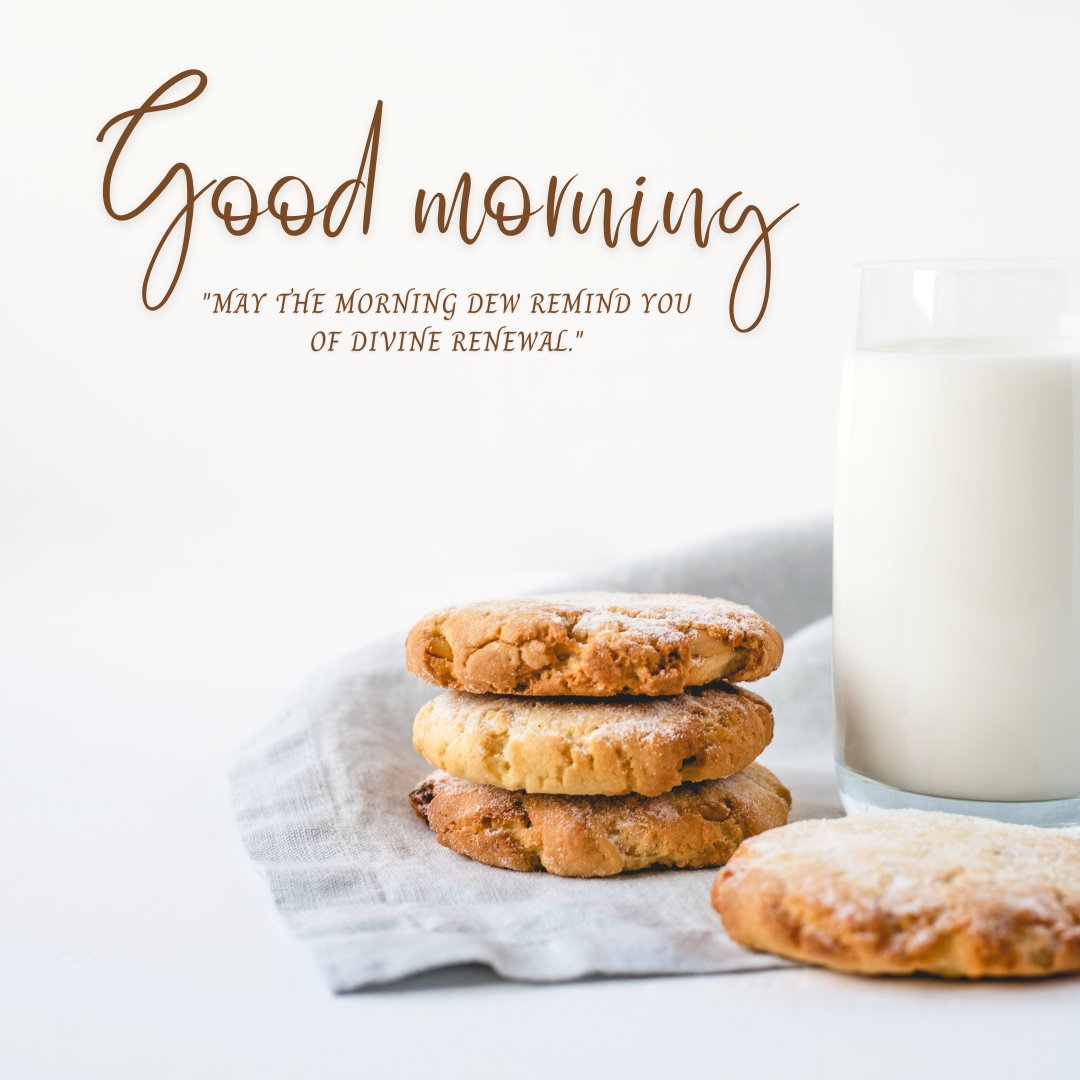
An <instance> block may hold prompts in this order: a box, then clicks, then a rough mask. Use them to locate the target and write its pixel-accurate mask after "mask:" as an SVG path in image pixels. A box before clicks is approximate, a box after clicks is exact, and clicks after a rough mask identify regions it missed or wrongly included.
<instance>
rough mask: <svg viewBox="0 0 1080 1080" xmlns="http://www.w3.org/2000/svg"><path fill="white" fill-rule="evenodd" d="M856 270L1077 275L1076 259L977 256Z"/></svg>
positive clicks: (885, 262)
mask: <svg viewBox="0 0 1080 1080" xmlns="http://www.w3.org/2000/svg"><path fill="white" fill-rule="evenodd" d="M852 268H853V269H855V270H860V271H863V272H865V271H873V272H879V271H882V272H885V271H900V272H906V273H913V272H916V271H922V272H927V271H929V272H933V273H995V272H996V273H1036V274H1038V273H1057V274H1080V258H1014V257H1010V256H1006V257H981V258H964V259H875V260H870V261H868V262H857V263H852Z"/></svg>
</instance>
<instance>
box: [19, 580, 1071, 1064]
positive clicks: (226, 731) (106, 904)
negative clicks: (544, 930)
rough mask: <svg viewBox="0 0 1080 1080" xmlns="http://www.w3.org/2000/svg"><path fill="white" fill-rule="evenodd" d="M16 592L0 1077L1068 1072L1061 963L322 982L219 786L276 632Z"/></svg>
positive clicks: (282, 660) (276, 664)
mask: <svg viewBox="0 0 1080 1080" xmlns="http://www.w3.org/2000/svg"><path fill="white" fill-rule="evenodd" d="M16 599H19V598H18V597H16ZM22 610H24V611H25V612H26V614H25V616H24V617H23V618H22V619H21V620H20V625H19V626H18V627H17V628H16V632H14V633H9V634H7V635H6V636H5V638H4V640H3V641H0V649H2V653H3V655H4V657H5V660H6V662H7V664H8V665H9V673H8V675H7V677H6V678H5V680H4V682H3V685H2V691H0V692H2V694H3V697H2V700H0V711H2V714H3V716H4V717H5V718H6V720H7V730H6V733H5V742H6V744H7V746H6V749H5V752H4V754H3V755H2V756H0V817H2V819H3V820H4V821H5V822H6V823H7V824H6V825H5V828H4V829H3V830H2V831H0V844H2V850H0V858H2V859H3V864H4V866H5V868H6V869H5V874H6V882H5V888H4V895H3V912H4V918H3V920H2V922H0V979H2V983H0V995H2V996H0V1014H2V1015H3V1016H4V1024H3V1027H4V1034H3V1036H2V1038H0V1073H3V1075H5V1076H12V1077H20V1078H21V1077H66V1076H71V1075H80V1076H95V1077H96V1076H101V1077H109V1078H126V1077H132V1078H142V1077H146V1076H161V1077H173V1076H175V1077H185V1078H186V1077H190V1076H193V1075H197V1076H205V1077H218V1076H220V1077H234V1076H245V1077H247V1076H251V1077H256V1076H257V1077H266V1078H275V1077H300V1076H320V1077H336V1076H342V1077H345V1076H350V1077H352V1076H372V1077H381V1076H393V1075H404V1074H405V1073H406V1072H415V1071H417V1070H420V1069H424V1070H427V1071H432V1072H437V1073H438V1075H441V1076H445V1077H459V1076H460V1077H484V1076H505V1075H514V1076H521V1077H531V1076H545V1075H547V1076H549V1075H552V1073H559V1074H562V1075H565V1076H585V1075H592V1076H603V1075H621V1076H627V1077H636V1076H660V1075H672V1073H673V1071H674V1070H682V1071H685V1072H686V1073H690V1072H691V1071H701V1072H710V1073H711V1072H718V1071H722V1072H723V1074H724V1075H733V1076H734V1075H747V1074H748V1072H749V1071H750V1070H753V1071H754V1074H755V1075H761V1076H774V1075H778V1074H779V1073H780V1070H785V1071H786V1072H787V1073H788V1074H790V1075H794V1076H809V1077H817V1076H821V1077H852V1078H860V1080H862V1078H865V1077H867V1076H873V1077H875V1078H887V1077H893V1076H895V1077H902V1076H919V1077H939V1076H940V1077H946V1076H976V1075H977V1076H980V1077H999V1076H1000V1077H1015V1076H1020V1075H1023V1076H1033V1075H1042V1076H1046V1077H1071V1076H1075V1066H1076V1058H1075V1053H1076V1051H1075V1024H1076V1017H1077V1015H1080V980H1076V979H1072V980H1059V981H1054V982H1046V983H1038V984H1026V985H1021V984H1001V985H989V984H984V985H950V984H944V983H937V982H932V981H928V980H908V981H903V982H878V981H868V980H860V979H855V978H850V977H842V976H835V975H831V974H827V973H822V972H814V971H804V970H800V971H782V972H775V973H762V974H753V975H727V976H710V977H689V978H673V979H641V980H628V981H621V982H620V981H596V982H587V983H583V984H580V985H573V984H571V985H562V986H554V987H534V986H522V985H514V984H509V983H500V982H493V981H491V980H490V979H488V978H487V977H486V976H484V975H483V974H478V973H475V972H474V973H469V974H468V975H467V976H466V978H465V980H464V985H461V982H460V980H455V981H453V982H451V983H448V984H447V983H446V980H445V979H443V978H441V977H434V978H432V979H429V980H428V981H427V982H426V983H424V984H421V986H420V987H419V988H412V989H398V990H384V991H372V992H367V993H362V994H357V995H352V996H347V997H342V998H334V997H332V996H331V995H329V994H328V993H327V992H326V991H324V990H323V989H322V986H321V984H320V983H319V982H318V980H317V978H316V975H315V972H314V970H313V969H311V968H310V967H309V966H308V963H307V961H306V960H305V959H304V958H302V957H301V955H300V953H299V951H298V950H297V949H296V948H295V947H294V946H293V944H292V943H291V941H289V940H288V938H287V937H286V935H285V933H284V931H283V930H282V928H281V927H280V926H279V924H278V923H277V921H276V918H275V916H274V915H273V914H272V912H271V909H270V904H269V899H268V897H267V896H266V894H265V892H264V889H263V886H262V883H261V882H260V881H259V880H258V879H257V878H256V876H255V874H254V873H253V871H252V870H251V868H250V867H249V865H247V863H246V862H245V860H244V858H243V855H242V852H241V851H240V845H239V841H238V839H237V836H236V833H235V829H234V826H233V822H232V819H231V816H230V811H229V807H228V802H227V794H226V787H225V768H226V763H227V759H228V757H229V755H230V754H231V752H232V750H233V748H234V747H235V746H236V744H237V743H238V742H239V741H240V740H241V739H242V738H243V737H244V736H245V735H246V734H247V733H248V732H249V731H250V730H252V729H253V728H254V727H255V726H256V725H257V724H258V723H260V722H261V720H262V719H263V715H264V714H265V713H266V711H268V710H269V709H271V708H272V707H273V706H274V705H275V704H276V703H277V698H278V697H279V696H280V692H281V691H282V690H283V689H284V687H283V685H282V684H283V683H284V682H285V681H286V676H285V675H284V674H283V672H284V669H286V668H287V667H288V666H289V665H290V663H291V656H290V653H291V645H290V646H289V647H287V648H284V649H283V648H282V641H281V640H280V639H278V640H275V634H274V633H273V632H272V631H271V630H268V628H267V626H266V625H265V624H261V623H260V622H259V621H258V620H255V621H252V622H249V623H246V624H245V623H241V622H237V623H234V624H230V625H228V626H221V625H219V626H218V628H217V630H216V632H215V633H214V634H213V635H209V634H208V633H207V632H206V629H205V625H206V624H205V623H204V622H202V621H201V620H191V621H188V622H186V623H180V624H176V625H174V626H173V627H172V628H171V633H170V634H169V635H168V636H166V635H165V634H164V633H163V632H162V631H161V620H160V618H155V619H147V618H146V612H145V609H141V608H140V604H139V603H136V602H135V601H133V600H132V599H131V598H130V597H126V596H124V595H122V594H121V595H117V594H116V593H111V592H110V593H108V594H104V595H100V596H96V597H94V596H86V597H83V598H82V604H81V606H80V607H79V608H78V609H75V608H72V607H71V606H69V605H68V604H67V603H66V602H65V603H63V604H59V603H58V604H54V605H51V606H45V605H42V606H39V607H38V608H37V609H36V610H31V609H30V608H29V607H25V608H23V609H22ZM327 616H328V617H329V613H327ZM106 618H108V619H110V620H112V621H113V625H114V627H115V628H114V630H113V632H112V633H111V635H110V636H109V637H108V638H102V637H101V636H95V635H94V633H93V629H92V628H93V627H94V626H97V625H100V624H101V623H102V622H103V621H104V620H106ZM117 624H124V625H123V626H122V627H118V626H117ZM237 642H242V643H243V648H242V649H237V647H236V643H237ZM286 644H288V643H286ZM16 823H17V824H16Z"/></svg>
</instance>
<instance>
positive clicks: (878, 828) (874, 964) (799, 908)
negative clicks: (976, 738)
mask: <svg viewBox="0 0 1080 1080" xmlns="http://www.w3.org/2000/svg"><path fill="white" fill-rule="evenodd" d="M712 901H713V906H714V907H715V908H716V910H717V911H718V912H719V913H720V917H721V919H722V920H723V922H724V926H725V927H726V929H727V932H728V933H729V934H730V935H731V936H732V937H733V938H734V939H735V940H736V941H738V942H739V943H741V944H743V945H748V946H749V947H750V948H752V949H762V950H765V951H767V952H774V953H779V954H780V955H781V956H788V957H791V958H792V959H795V960H805V961H807V962H808V963H811V964H822V965H824V966H826V967H831V968H837V969H839V970H841V971H853V972H860V973H863V974H891V975H906V974H911V973H913V972H927V973H930V974H934V975H945V976H953V977H963V978H981V977H984V976H1037V975H1053V974H1057V973H1060V972H1066V971H1077V970H1080V839H1077V838H1075V837H1071V836H1067V835H1063V834H1061V833H1055V832H1053V831H1051V830H1046V829H1038V828H1034V827H1032V826H1027V825H1003V824H1000V823H998V822H993V821H988V820H986V819H984V818H974V817H962V816H960V815H958V814H938V813H927V812H925V811H919V810H877V811H868V812H866V813H861V814H856V815H854V816H853V817H848V818H840V819H837V820H833V821H800V822H798V823H797V824H794V825H789V826H788V827H787V828H786V829H780V830H777V831H776V832H775V833H771V834H770V835H768V836H764V837H762V838H761V839H759V840H755V841H754V842H753V843H750V844H747V845H746V846H745V847H744V848H742V849H741V850H740V851H739V852H738V854H737V855H736V856H735V858H734V859H732V861H731V863H730V864H729V865H728V866H726V867H725V868H724V869H723V870H722V871H721V872H720V874H719V876H718V877H717V879H716V882H715V884H714V885H713V891H712Z"/></svg>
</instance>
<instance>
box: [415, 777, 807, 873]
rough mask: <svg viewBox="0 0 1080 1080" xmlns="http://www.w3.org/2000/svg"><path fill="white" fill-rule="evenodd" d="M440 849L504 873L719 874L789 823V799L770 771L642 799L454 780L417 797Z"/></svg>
mask: <svg viewBox="0 0 1080 1080" xmlns="http://www.w3.org/2000/svg"><path fill="white" fill-rule="evenodd" d="M409 802H410V803H411V804H412V808H413V810H414V811H415V812H416V815H417V817H419V818H420V820H421V821H423V822H425V823H426V824H428V825H429V826H431V829H432V831H433V832H434V833H435V836H436V838H437V839H438V841H439V843H440V844H442V845H443V846H444V847H448V848H450V849H451V850H452V851H456V852H458V853H459V854H461V855H467V856H468V857H469V858H470V859H476V860H477V861H478V862H482V863H487V864H488V865H489V866H500V867H503V868H504V869H506V870H547V871H548V872H549V873H552V874H560V875H562V876H563V877H610V876H611V875H613V874H621V873H623V872H624V871H626V870H644V869H645V868H646V867H648V866H672V867H675V866H677V867H702V866H720V865H721V864H722V863H724V862H726V861H727V860H728V859H730V858H731V855H732V852H734V851H735V849H736V848H737V847H738V846H739V844H740V843H741V842H742V840H743V839H745V838H746V837H747V836H753V835H754V834H755V833H759V832H763V831H764V830H765V829H772V828H774V827H775V826H777V825H782V824H783V823H784V822H785V821H787V815H788V808H789V807H790V805H791V795H790V793H789V792H788V790H787V788H785V787H784V785H783V784H781V783H780V781H779V780H777V779H776V777H775V776H773V774H772V773H771V772H769V770H768V769H766V768H764V766H761V765H750V766H749V767H748V768H746V769H744V770H743V771H742V772H740V773H736V774H735V775H734V776H729V777H727V778H726V779H724V780H705V781H703V782H702V783H700V784H685V785H684V786H683V787H680V788H676V789H675V790H674V791H669V792H668V793H667V794H666V795H660V796H658V797H657V798H655V799H645V798H642V797H641V796H640V795H622V796H619V797H617V798H605V797H603V796H595V797H581V796H577V797H575V796H570V795H526V794H524V793H523V792H511V791H504V790H503V789H502V788H496V787H490V786H489V785H485V784H470V783H469V782H468V781H467V780H458V779H456V778H455V777H452V776H447V775H446V773H435V774H434V775H433V776H430V777H428V779H427V780H425V781H424V782H423V783H422V784H421V785H420V786H419V787H418V788H416V790H415V791H413V792H412V793H411V794H410V795H409Z"/></svg>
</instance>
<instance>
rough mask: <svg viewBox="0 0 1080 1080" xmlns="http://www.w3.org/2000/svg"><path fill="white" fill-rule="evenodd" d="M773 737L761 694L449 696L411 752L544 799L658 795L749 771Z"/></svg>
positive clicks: (419, 729)
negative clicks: (542, 696)
mask: <svg viewBox="0 0 1080 1080" xmlns="http://www.w3.org/2000/svg"><path fill="white" fill-rule="evenodd" d="M772 733H773V716H772V709H770V708H769V705H768V704H767V703H766V702H765V701H763V700H762V699H761V698H760V697H758V696H757V694H752V693H750V691H749V690H743V689H741V688H739V687H735V686H728V685H727V683H718V684H717V685H716V686H707V687H700V688H694V689H692V690H688V691H687V692H686V693H685V694H677V695H675V696H674V697H665V698H608V699H604V700H599V699H597V698H584V699H583V698H526V697H512V696H509V695H495V694H466V693H462V692H461V691H460V690H447V691H445V692H444V693H442V694H439V695H438V697H436V698H433V699H432V700H431V701H429V702H427V703H426V704H425V705H424V706H422V707H421V709H420V711H419V712H418V713H417V714H416V720H415V721H414V723H413V746H415V747H416V749H417V750H418V751H419V752H420V753H421V754H422V755H423V756H424V757H425V758H427V760H428V761H430V762H431V764H432V765H434V766H435V767H436V768H439V769H445V770H446V771H447V772H449V773H452V774H453V775H454V776H460V777H461V778H462V779H464V780H471V781H473V782H474V783H477V784H493V785H494V786H496V787H502V788H507V789H509V790H511V791H528V792H533V793H544V794H548V795H627V794H629V793H631V792H636V793H637V794H639V795H660V794H662V793H663V792H665V791H669V790H670V789H671V788H673V787H675V786H677V785H678V784H682V783H684V782H686V781H688V780H713V779H716V778H717V777H721V776H730V775H731V774H732V773H735V772H738V771H739V770H740V769H742V768H745V767H746V766H747V765H749V764H750V762H751V761H753V760H754V759H755V758H756V757H757V756H758V755H759V754H760V753H761V751H762V750H764V749H765V747H766V746H768V745H769V742H770V740H771V739H772Z"/></svg>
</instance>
